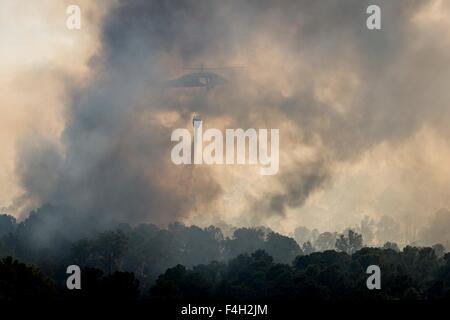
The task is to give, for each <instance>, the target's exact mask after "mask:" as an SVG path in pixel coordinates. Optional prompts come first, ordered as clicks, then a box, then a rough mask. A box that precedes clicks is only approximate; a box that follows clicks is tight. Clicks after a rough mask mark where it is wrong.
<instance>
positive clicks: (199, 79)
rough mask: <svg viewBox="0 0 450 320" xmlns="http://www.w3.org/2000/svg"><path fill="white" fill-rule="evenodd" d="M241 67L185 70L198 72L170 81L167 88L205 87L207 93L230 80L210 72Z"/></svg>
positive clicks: (201, 67) (201, 66) (202, 66)
mask: <svg viewBox="0 0 450 320" xmlns="http://www.w3.org/2000/svg"><path fill="white" fill-rule="evenodd" d="M233 68H241V67H220V68H205V67H204V65H203V64H202V65H200V68H184V69H185V70H197V72H193V73H188V74H185V75H182V76H181V77H179V78H176V79H173V80H169V81H167V82H166V87H171V88H198V87H203V88H205V89H206V90H207V91H208V90H211V89H213V88H214V87H216V86H221V85H225V84H228V83H229V80H228V79H227V78H225V77H224V76H222V75H220V74H217V73H214V72H211V71H210V70H226V69H233Z"/></svg>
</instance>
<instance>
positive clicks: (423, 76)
mask: <svg viewBox="0 0 450 320" xmlns="http://www.w3.org/2000/svg"><path fill="white" fill-rule="evenodd" d="M429 3H430V2H429V1H410V0H408V1H406V0H405V1H395V2H394V1H360V0H345V1H339V2H338V1H333V2H330V1H311V0H303V1H278V0H277V1H275V0H267V1H237V0H236V1H210V0H208V1H206V0H200V1H195V2H194V1H187V0H186V1H185V0H177V1H144V0H134V1H131V0H128V1H119V2H118V5H116V6H115V7H114V8H113V10H112V11H111V12H110V13H109V14H108V15H107V16H106V18H105V19H104V22H103V27H102V30H103V31H102V37H101V41H102V51H101V54H99V55H98V56H97V57H95V58H94V59H93V60H92V62H91V67H92V68H93V69H94V70H95V72H96V78H95V79H94V80H93V81H92V82H91V83H89V84H88V85H87V86H86V87H85V88H82V89H78V90H74V92H73V95H72V99H71V101H70V103H69V105H68V107H67V114H66V128H65V130H64V135H63V138H62V141H63V145H64V148H65V152H64V155H61V152H57V151H55V150H54V149H52V147H51V146H48V145H46V144H45V143H43V144H42V146H43V147H42V148H40V147H36V144H35V145H34V146H33V147H29V146H28V145H26V144H24V145H23V150H24V151H23V153H22V157H20V159H19V160H20V163H19V165H18V168H19V173H20V176H21V181H22V184H23V186H24V187H25V189H26V190H27V192H28V194H29V196H30V197H35V198H38V199H39V200H40V202H41V203H47V202H48V203H53V204H56V205H64V206H71V207H76V208H80V209H81V211H83V212H85V213H86V215H87V216H89V215H96V216H97V217H103V218H104V219H105V220H108V221H109V220H111V221H116V220H117V221H128V222H139V221H151V222H156V223H163V224H164V223H168V222H171V221H175V220H177V219H180V218H182V217H184V216H187V215H189V214H190V212H191V211H192V208H193V206H196V205H198V203H196V202H201V203H202V204H203V208H207V207H208V206H209V207H214V204H215V201H217V199H218V198H219V196H220V195H221V192H222V190H223V186H222V185H221V184H222V181H220V179H219V178H218V177H216V176H215V174H214V171H213V170H210V169H208V168H203V169H201V171H200V172H201V174H196V177H198V178H197V179H198V180H199V182H198V183H197V185H198V188H199V190H197V191H198V192H199V194H201V195H202V196H200V197H197V198H196V199H195V200H194V198H193V195H192V193H193V189H192V186H191V180H192V175H193V174H194V173H193V172H192V169H191V168H179V167H175V166H174V165H173V164H172V163H170V156H169V154H170V148H171V144H170V140H169V137H170V133H171V131H172V129H173V128H176V127H186V126H187V125H188V124H189V123H190V117H191V114H192V113H193V112H200V113H201V114H202V116H203V117H205V118H213V117H214V118H216V119H217V118H219V119H220V118H223V119H225V118H226V119H231V120H230V121H231V123H232V125H235V126H236V127H241V128H246V127H254V128H258V127H266V128H281V138H280V140H281V148H282V152H283V153H284V157H285V158H286V157H287V158H290V160H291V161H290V165H289V166H284V167H283V162H282V163H281V170H280V174H279V175H278V176H276V177H275V178H273V180H272V182H275V181H274V180H276V182H279V183H280V185H281V186H282V187H281V188H280V190H279V191H276V192H273V191H271V192H269V193H268V194H265V193H263V194H260V196H259V197H257V198H251V203H250V204H249V208H251V210H252V212H251V213H250V214H251V215H253V218H252V219H253V220H254V221H259V222H260V221H261V220H263V219H264V218H265V217H266V216H268V215H269V216H270V215H273V214H281V215H282V214H284V213H285V211H286V210H287V209H288V208H295V207H299V206H302V205H303V204H304V203H305V201H306V200H307V199H308V197H309V196H310V195H311V194H312V193H313V192H315V191H317V190H320V189H321V188H324V187H325V186H327V185H328V184H330V183H331V182H332V177H333V171H334V168H335V166H336V165H337V164H340V163H352V162H353V161H357V160H358V159H359V158H360V157H361V156H362V155H363V154H364V153H365V152H366V151H367V150H370V149H371V148H373V147H374V146H377V145H379V144H381V143H387V144H389V145H391V146H393V147H395V145H397V144H401V143H402V142H403V141H404V140H405V139H407V138H408V137H410V136H411V135H413V134H414V133H415V132H417V131H418V130H420V129H421V128H422V127H423V126H433V127H434V128H435V129H436V130H438V131H439V130H442V131H443V132H445V130H446V129H445V126H444V124H443V122H442V118H445V117H447V118H448V115H449V112H448V106H447V103H446V101H448V100H446V99H445V98H446V97H448V95H447V93H446V92H447V91H446V90H445V88H444V83H449V80H450V73H449V72H448V70H446V69H445V68H442V66H446V65H448V64H449V62H450V61H449V60H450V56H449V55H448V51H447V50H446V48H445V45H441V43H440V42H439V41H437V39H435V38H427V37H426V36H425V35H423V34H420V35H418V34H417V30H416V27H415V26H414V24H413V22H412V21H413V17H414V16H415V14H416V13H417V12H419V11H420V10H422V9H423V8H424V7H425V6H426V5H428V4H429ZM369 4H379V5H380V6H381V8H382V28H383V30H382V31H369V30H367V28H366V27H365V25H366V18H367V14H366V8H367V6H368V5H369ZM258 39H259V40H258ZM261 39H262V40H261ZM255 41H259V42H258V43H261V42H263V44H262V45H260V46H255ZM264 41H268V42H267V43H264ZM264 46H266V48H267V51H264V49H261V48H264ZM255 48H256V49H255ZM274 48H275V49H277V48H280V49H279V51H277V52H278V56H276V57H273V58H270V57H269V58H268V61H270V60H271V59H274V60H277V62H279V60H286V61H284V62H285V63H286V64H287V65H288V66H289V65H292V70H294V71H292V72H288V73H286V74H284V73H283V72H285V71H286V69H283V70H279V72H275V73H274V74H273V79H272V80H271V81H264V80H260V76H261V74H263V73H264V71H265V70H255V69H252V68H251V66H250V67H248V70H246V71H245V72H246V73H247V76H242V77H237V79H235V80H234V83H233V85H232V86H229V87H226V88H221V89H218V90H217V91H215V92H210V93H205V92H203V91H195V90H193V91H182V90H181V91H180V92H181V93H180V92H178V93H164V92H161V88H160V86H159V84H160V83H161V82H162V81H163V80H166V79H168V78H169V75H170V74H173V73H174V71H176V68H177V67H182V66H193V65H199V64H200V63H202V62H204V63H205V64H207V65H208V64H210V65H229V64H233V63H234V62H235V61H236V59H232V58H231V57H239V56H243V57H244V60H245V61H246V62H248V61H252V57H253V56H254V57H255V59H257V58H258V57H259V56H265V55H268V54H269V53H270V52H271V50H272V49H274ZM260 49H261V51H258V50H260ZM237 60H238V59H237ZM267 67H268V68H269V66H267ZM287 69H289V67H288V68H287ZM322 75H325V76H327V75H328V77H331V78H332V80H333V76H330V75H335V77H336V78H337V80H336V82H337V86H336V88H334V89H333V90H334V91H333V92H332V94H331V96H330V97H327V96H326V94H325V98H323V97H320V94H318V93H317V90H318V81H319V80H320V77H321V76H322ZM286 78H288V79H287V80H286ZM354 78H356V79H357V80H355V81H356V83H357V84H352V83H353V81H354V80H352V79H354ZM255 79H256V80H255ZM254 80H255V81H254ZM285 81H286V82H287V83H288V86H289V88H290V89H289V90H288V93H286V92H283V90H281V89H282V87H283V86H284V85H283V83H285ZM353 86H356V87H357V90H356V91H357V92H356V93H354V90H353ZM325 87H326V85H325ZM348 92H351V94H349V95H350V96H351V98H349V99H348V100H345V99H343V98H342V97H345V96H346V95H347V93H348ZM335 96H336V97H337V98H336V97H335ZM341 100H342V101H341ZM337 102H339V103H340V105H339V106H336V104H337ZM341 107H342V108H341ZM158 112H175V113H177V114H178V115H179V117H178V118H176V120H174V121H172V122H171V124H170V125H169V126H167V125H163V124H162V123H161V122H159V121H156V120H155V118H154V117H153V116H154V115H155V114H158ZM285 119H288V120H289V122H290V123H291V124H292V125H293V126H294V128H293V129H292V127H290V129H287V128H285V127H284V126H285V123H284V120H285ZM299 144H302V145H305V146H308V147H311V148H313V149H314V150H315V151H316V153H315V156H314V157H312V158H310V159H307V160H304V159H301V160H300V159H296V158H295V156H294V155H291V154H290V150H293V149H295V148H296V146H298V145H299ZM271 179H272V178H271Z"/></svg>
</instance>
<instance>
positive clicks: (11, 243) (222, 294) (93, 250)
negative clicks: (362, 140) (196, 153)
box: [0, 206, 450, 302]
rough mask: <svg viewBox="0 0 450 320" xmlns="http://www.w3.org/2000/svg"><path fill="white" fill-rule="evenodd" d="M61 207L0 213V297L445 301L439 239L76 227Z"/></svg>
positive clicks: (449, 267) (447, 274) (449, 275)
mask: <svg viewBox="0 0 450 320" xmlns="http://www.w3.org/2000/svg"><path fill="white" fill-rule="evenodd" d="M58 212H60V209H59V208H56V207H51V206H44V207H42V208H40V209H38V210H36V211H34V212H32V213H31V214H30V216H29V217H28V218H27V219H25V220H24V221H22V222H17V221H16V219H15V218H14V217H12V216H10V215H6V214H3V215H0V300H2V301H24V300H27V299H30V300H36V299H37V300H48V301H53V300H58V301H73V300H75V301H99V300H104V301H111V300H117V301H122V302H123V301H129V302H131V301H149V300H150V301H166V302H167V301H171V302H174V301H180V302H182V301H210V302H214V301H261V300H263V301H291V300H298V299H309V300H316V301H341V300H368V301H372V300H442V299H445V300H446V299H450V253H446V248H445V247H444V246H443V245H442V244H435V245H433V246H430V247H420V246H412V245H406V246H404V247H403V248H402V249H400V248H399V245H397V244H396V243H394V242H386V243H385V244H384V245H383V246H379V247H376V246H373V245H371V246H366V245H365V244H364V237H363V234H361V233H358V231H360V232H361V230H362V229H361V228H359V229H358V228H355V230H352V229H348V230H346V231H345V232H343V233H342V234H338V233H336V232H323V233H318V232H317V231H311V230H309V229H307V228H305V227H299V228H297V229H296V230H295V232H294V233H293V235H292V236H293V237H288V236H284V235H281V234H279V233H276V232H274V231H272V230H270V229H269V228H266V227H259V228H235V227H232V226H228V225H222V226H221V228H219V227H215V226H210V227H207V228H200V227H197V226H186V225H183V224H181V223H174V224H171V225H169V226H168V227H167V228H160V227H158V226H156V225H153V224H139V225H137V226H130V225H128V224H116V225H111V226H109V227H108V228H106V227H104V228H102V227H99V226H97V227H93V226H95V224H94V223H91V224H89V226H91V229H90V228H88V227H86V228H77V229H74V228H73V227H71V226H70V225H69V224H63V223H62V222H61V221H60V222H58V221H56V220H54V218H55V217H56V216H58V215H57V213H58ZM52 219H53V220H52ZM363 225H365V224H364V223H363ZM222 229H223V230H222ZM356 229H357V230H356ZM43 230H45V231H43ZM363 233H366V234H367V233H368V232H367V230H366V231H365V232H363ZM73 264H75V265H78V266H80V267H81V269H82V273H81V274H82V277H81V283H82V289H81V290H68V289H67V287H66V279H67V277H68V274H66V268H67V266H69V265H73ZM373 264H375V265H378V266H379V267H380V269H381V270H382V289H381V290H368V289H367V287H366V279H367V276H368V275H367V274H366V268H367V267H368V266H369V265H373Z"/></svg>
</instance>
